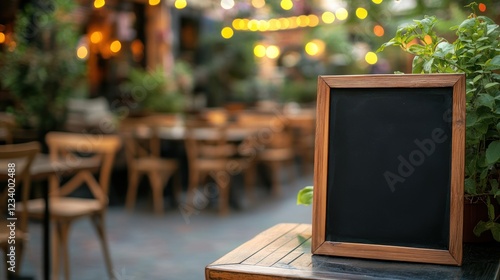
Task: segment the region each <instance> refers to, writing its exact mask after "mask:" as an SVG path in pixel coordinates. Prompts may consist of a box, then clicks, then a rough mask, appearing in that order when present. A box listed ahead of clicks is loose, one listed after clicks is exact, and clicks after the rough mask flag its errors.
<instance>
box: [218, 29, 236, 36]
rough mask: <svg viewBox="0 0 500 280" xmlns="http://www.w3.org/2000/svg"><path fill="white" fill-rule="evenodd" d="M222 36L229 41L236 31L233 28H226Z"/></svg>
mask: <svg viewBox="0 0 500 280" xmlns="http://www.w3.org/2000/svg"><path fill="white" fill-rule="evenodd" d="M220 35H222V38H224V39H229V38H231V37H233V35H234V31H233V29H232V28H231V27H224V28H222V30H221V32H220Z"/></svg>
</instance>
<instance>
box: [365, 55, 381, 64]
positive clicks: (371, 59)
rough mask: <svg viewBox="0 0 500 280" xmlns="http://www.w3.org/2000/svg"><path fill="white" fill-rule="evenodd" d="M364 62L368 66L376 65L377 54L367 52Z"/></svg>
mask: <svg viewBox="0 0 500 280" xmlns="http://www.w3.org/2000/svg"><path fill="white" fill-rule="evenodd" d="M365 61H366V62H367V63H368V64H370V65H373V64H376V63H377V61H378V57H377V54H376V53H374V52H368V53H366V55H365Z"/></svg>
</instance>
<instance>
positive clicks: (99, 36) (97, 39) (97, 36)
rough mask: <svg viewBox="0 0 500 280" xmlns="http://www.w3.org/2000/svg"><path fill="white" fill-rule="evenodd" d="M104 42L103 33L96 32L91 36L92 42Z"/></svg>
mask: <svg viewBox="0 0 500 280" xmlns="http://www.w3.org/2000/svg"><path fill="white" fill-rule="evenodd" d="M101 41H102V33H101V32H100V31H94V32H92V34H90V42H92V43H94V44H98V43H100V42H101Z"/></svg>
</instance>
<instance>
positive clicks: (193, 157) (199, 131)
mask: <svg viewBox="0 0 500 280" xmlns="http://www.w3.org/2000/svg"><path fill="white" fill-rule="evenodd" d="M185 146H186V153H187V158H188V165H189V167H190V168H197V161H198V160H205V161H206V160H218V161H220V160H226V159H229V158H231V157H233V156H235V155H236V154H237V147H236V145H233V144H231V143H228V142H227V137H226V127H225V126H220V125H218V126H214V125H210V124H207V123H203V122H191V123H188V124H187V128H186V135H185Z"/></svg>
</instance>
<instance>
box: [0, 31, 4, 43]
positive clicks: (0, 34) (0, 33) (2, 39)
mask: <svg viewBox="0 0 500 280" xmlns="http://www.w3.org/2000/svg"><path fill="white" fill-rule="evenodd" d="M3 43H5V34H4V33H3V32H0V44H3Z"/></svg>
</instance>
